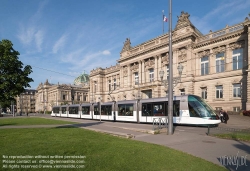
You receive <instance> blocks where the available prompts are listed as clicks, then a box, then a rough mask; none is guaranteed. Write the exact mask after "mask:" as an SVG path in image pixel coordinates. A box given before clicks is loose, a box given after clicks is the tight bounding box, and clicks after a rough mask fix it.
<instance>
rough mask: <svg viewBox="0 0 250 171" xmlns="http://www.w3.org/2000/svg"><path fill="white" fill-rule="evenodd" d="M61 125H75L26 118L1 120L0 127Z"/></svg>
mask: <svg viewBox="0 0 250 171" xmlns="http://www.w3.org/2000/svg"><path fill="white" fill-rule="evenodd" d="M60 124H74V122H67V121H60V120H53V119H45V118H33V117H24V118H6V119H1V120H0V126H7V125H13V126H20V125H60Z"/></svg>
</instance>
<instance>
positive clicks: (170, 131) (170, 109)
mask: <svg viewBox="0 0 250 171" xmlns="http://www.w3.org/2000/svg"><path fill="white" fill-rule="evenodd" d="M168 35H169V55H168V56H169V80H168V135H172V134H173V58H172V55H173V54H172V0H169V33H168Z"/></svg>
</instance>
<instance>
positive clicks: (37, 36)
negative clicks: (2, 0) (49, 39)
mask: <svg viewBox="0 0 250 171" xmlns="http://www.w3.org/2000/svg"><path fill="white" fill-rule="evenodd" d="M43 35H44V33H43V31H42V30H38V31H37V32H36V34H35V42H36V47H37V50H38V52H41V51H42V43H43Z"/></svg>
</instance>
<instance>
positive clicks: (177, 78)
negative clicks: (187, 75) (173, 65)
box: [159, 63, 184, 89]
mask: <svg viewBox="0 0 250 171" xmlns="http://www.w3.org/2000/svg"><path fill="white" fill-rule="evenodd" d="M183 68H184V66H183V65H181V63H179V65H178V66H177V70H178V74H179V76H178V77H173V79H172V81H171V80H170V81H171V82H172V85H173V88H174V87H175V86H177V84H178V83H180V82H181V75H182V71H183ZM159 75H160V78H161V82H162V83H163V85H164V87H165V88H166V89H167V88H168V80H167V79H163V77H164V71H163V70H160V71H159Z"/></svg>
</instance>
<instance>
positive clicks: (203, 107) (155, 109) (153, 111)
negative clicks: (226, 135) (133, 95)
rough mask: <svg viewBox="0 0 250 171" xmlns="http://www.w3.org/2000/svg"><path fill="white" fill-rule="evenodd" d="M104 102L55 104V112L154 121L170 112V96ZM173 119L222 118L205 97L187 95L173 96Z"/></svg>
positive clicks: (204, 122)
mask: <svg viewBox="0 0 250 171" xmlns="http://www.w3.org/2000/svg"><path fill="white" fill-rule="evenodd" d="M100 106H101V107H99V106H98V103H94V104H90V103H84V104H78V105H63V106H55V107H53V111H52V114H51V116H55V117H72V118H82V119H95V120H100V119H101V120H107V121H123V122H137V123H152V122H153V121H154V119H159V118H162V119H165V118H167V116H168V98H167V97H161V98H150V99H141V100H124V101H118V102H105V103H101V104H100ZM100 109H101V115H100V111H99V110H100ZM173 123H174V124H181V125H218V124H219V123H220V119H219V117H218V116H217V115H216V113H215V112H214V110H213V109H212V108H211V107H210V106H209V105H208V104H207V103H206V102H205V101H204V100H203V99H202V98H201V97H199V96H195V95H183V96H174V97H173Z"/></svg>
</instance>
